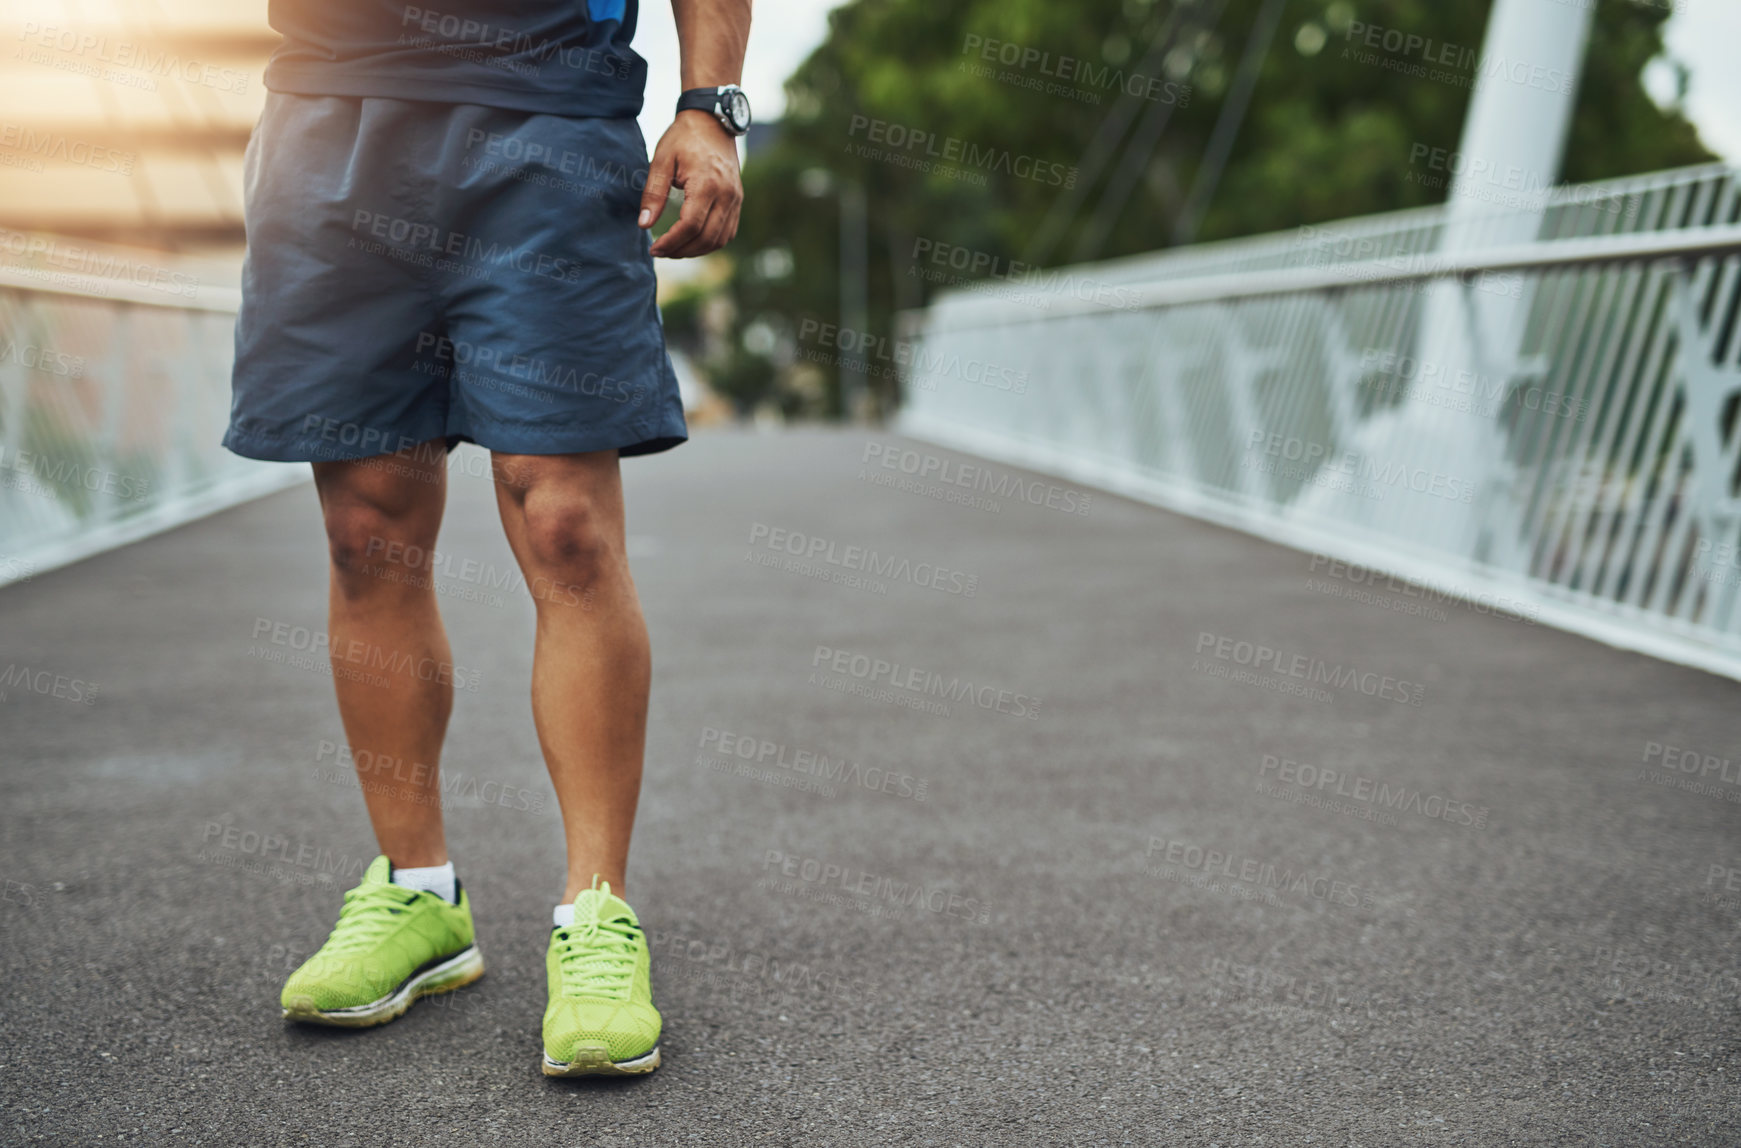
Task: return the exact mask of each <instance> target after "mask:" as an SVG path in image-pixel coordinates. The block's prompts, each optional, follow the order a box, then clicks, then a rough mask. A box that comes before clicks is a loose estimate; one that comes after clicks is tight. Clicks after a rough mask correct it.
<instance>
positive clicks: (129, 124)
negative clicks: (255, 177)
mask: <svg viewBox="0 0 1741 1148" xmlns="http://www.w3.org/2000/svg"><path fill="white" fill-rule="evenodd" d="M278 39H279V37H278V35H277V33H275V32H273V31H272V30H271V29H270V28H269V27H268V26H267V24H266V0H6V3H5V4H4V5H0V45H3V46H4V47H3V48H0V228H4V229H5V230H6V232H9V233H14V234H15V233H19V232H36V233H49V234H53V235H59V236H65V237H70V238H77V239H84V240H94V241H97V242H99V243H104V244H119V245H125V246H129V247H145V248H154V249H157V250H163V251H176V252H184V253H188V254H199V255H205V256H216V257H219V258H221V259H223V260H225V261H229V260H231V259H233V258H234V257H235V256H236V255H238V254H239V252H240V250H241V246H242V235H243V233H242V155H243V150H244V149H245V148H246V146H247V143H248V133H249V131H250V129H251V128H252V127H253V124H254V121H255V119H256V118H257V117H258V116H259V114H260V109H261V107H262V106H263V104H264V102H265V89H264V88H263V87H262V85H261V82H260V77H261V74H262V72H263V70H264V68H265V64H266V58H267V57H268V56H269V55H270V54H271V52H272V49H273V47H274V46H275V45H276V44H277V42H278Z"/></svg>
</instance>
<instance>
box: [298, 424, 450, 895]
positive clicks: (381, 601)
mask: <svg viewBox="0 0 1741 1148" xmlns="http://www.w3.org/2000/svg"><path fill="white" fill-rule="evenodd" d="M413 453H414V454H415V458H413V459H405V458H400V457H397V456H388V457H383V458H376V459H362V460H358V461H355V462H317V463H315V464H314V480H315V486H316V489H317V490H318V491H319V492H320V506H321V512H322V514H323V516H324V517H325V520H326V536H327V541H328V544H329V546H330V550H331V556H332V579H331V591H330V614H329V616H330V622H329V624H328V634H329V637H330V641H331V650H332V669H333V684H334V686H335V687H337V690H338V699H339V716H340V717H341V718H342V719H343V720H344V726H345V736H346V737H347V738H348V739H349V741H350V745H351V752H352V753H353V755H355V757H356V767H357V778H358V780H359V781H360V782H361V783H362V788H363V799H364V801H365V802H367V804H368V807H369V820H370V821H371V822H372V823H373V824H374V827H375V840H376V842H377V843H378V844H379V845H380V849H381V852H382V853H384V854H386V855H387V858H388V860H389V861H391V862H392V864H393V867H394V868H396V869H412V868H422V867H425V866H433V865H443V864H445V863H446V862H447V840H446V837H445V835H444V834H443V832H442V825H441V800H440V795H441V789H440V784H439V780H438V777H437V769H438V766H439V763H440V759H441V743H442V739H443V737H445V736H446V733H447V718H448V714H449V713H450V712H451V711H452V709H453V686H452V684H451V679H450V676H449V675H448V674H446V673H437V672H433V671H431V669H430V667H432V666H434V667H440V666H451V665H452V662H453V658H452V655H451V653H450V652H449V649H448V644H447V632H446V631H445V630H444V629H443V628H442V625H441V614H440V612H439V611H438V610H437V608H436V600H435V587H434V581H433V579H432V578H431V576H430V569H431V563H430V553H431V550H432V548H433V547H434V546H435V538H436V535H437V534H438V533H439V532H440V530H441V514H442V509H443V506H444V504H445V502H446V497H447V469H446V466H445V461H446V455H445V452H444V451H443V449H442V444H441V442H440V441H439V440H437V441H435V442H433V443H426V444H424V445H423V446H422V447H420V448H419V449H418V450H416V451H415V452H413ZM383 681H384V683H385V684H383Z"/></svg>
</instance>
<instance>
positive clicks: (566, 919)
mask: <svg viewBox="0 0 1741 1148" xmlns="http://www.w3.org/2000/svg"><path fill="white" fill-rule="evenodd" d="M550 923H551V924H553V925H555V926H556V927H557V928H558V929H572V928H574V902H573V901H570V902H569V903H568V904H566V905H558V906H556V911H555V912H553V913H551V914H550Z"/></svg>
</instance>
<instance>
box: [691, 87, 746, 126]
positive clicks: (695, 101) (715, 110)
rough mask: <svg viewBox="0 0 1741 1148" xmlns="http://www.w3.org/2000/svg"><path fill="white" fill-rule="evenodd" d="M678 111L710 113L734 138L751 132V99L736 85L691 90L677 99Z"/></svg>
mask: <svg viewBox="0 0 1741 1148" xmlns="http://www.w3.org/2000/svg"><path fill="white" fill-rule="evenodd" d="M677 110H678V111H680V112H690V111H699V112H710V113H712V115H713V117H714V118H715V119H717V120H718V121H719V123H720V126H721V127H723V128H725V130H726V131H728V132H730V133H731V134H732V135H734V136H741V135H743V134H744V133H745V132H747V131H749V130H750V98H749V97H748V96H746V95H744V90H743V89H742V88H740V87H738V86H737V85H736V84H721V85H720V86H719V87H717V88H690V89H689V90H688V91H687V92H684V93H683V94H682V95H680V96H678V97H677Z"/></svg>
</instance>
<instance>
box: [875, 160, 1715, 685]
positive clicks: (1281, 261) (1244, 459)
mask: <svg viewBox="0 0 1741 1148" xmlns="http://www.w3.org/2000/svg"><path fill="white" fill-rule="evenodd" d="M1738 177H1741V172H1736V171H1734V170H1732V169H1729V168H1726V167H1722V166H1707V167H1699V168H1692V169H1687V170H1683V171H1674V172H1666V173H1659V174H1656V175H1649V176H1639V177H1632V178H1628V179H1622V180H1613V181H1605V182H1603V183H1599V184H1590V185H1584V186H1580V187H1570V188H1560V189H1556V190H1554V191H1553V192H1551V193H1548V194H1545V195H1542V196H1539V197H1537V198H1536V199H1535V200H1534V201H1532V202H1523V203H1513V204H1508V205H1505V206H1501V207H1496V208H1493V209H1491V210H1488V209H1485V208H1484V209H1482V210H1479V211H1472V210H1471V207H1470V205H1469V204H1468V203H1459V204H1457V205H1456V210H1455V214H1454V215H1453V214H1452V212H1451V211H1449V210H1447V209H1445V208H1432V209H1425V210H1415V211H1409V212H1401V213H1395V214H1392V215H1386V216H1376V217H1371V218H1367V219H1360V220H1351V221H1346V222H1343V223H1338V224H1335V225H1333V226H1329V227H1321V228H1303V229H1302V230H1301V231H1300V232H1298V233H1293V234H1284V235H1274V236H1261V237H1257V238H1254V239H1246V240H1239V241H1235V242H1232V243H1225V244H1213V245H1204V246H1201V247H1197V248H1187V249H1183V250H1180V251H1176V252H1163V253H1160V254H1156V255H1145V256H1139V257H1136V258H1133V259H1125V260H1118V261H1114V262H1109V263H1104V264H1098V265H1090V266H1083V267H1073V268H1067V269H1063V270H1062V271H1061V272H1051V271H1048V272H1041V273H1036V274H1032V275H1029V276H1027V277H1025V279H1024V281H1023V282H1020V283H1008V282H1005V283H1000V284H998V285H997V287H996V289H995V290H984V289H972V290H965V291H958V292H953V293H950V294H948V295H945V296H943V297H942V298H941V299H939V301H938V302H937V303H935V304H934V305H933V306H932V307H931V308H930V309H929V310H927V311H924V312H917V313H910V314H908V315H906V316H904V317H903V334H904V336H905V337H906V338H908V339H910V340H911V342H912V344H913V346H912V347H911V348H909V350H910V354H906V355H903V358H904V359H905V360H906V361H907V362H908V364H909V367H908V372H907V377H906V380H905V381H906V399H905V407H904V409H903V411H902V413H901V415H900V426H901V428H902V429H903V430H904V431H905V432H907V433H909V434H912V435H914V436H916V437H919V438H923V439H928V440H931V441H935V442H938V443H941V444H945V445H952V446H956V447H959V448H962V449H965V450H969V451H972V452H975V453H979V454H983V455H987V456H990V457H995V458H999V459H1001V460H1004V461H1007V462H1011V463H1015V464H1018V465H1025V466H1029V467H1032V468H1034V469H1038V470H1043V471H1049V472H1053V473H1057V474H1061V475H1066V476H1069V477H1072V478H1075V479H1077V480H1079V481H1083V482H1089V483H1095V484H1098V485H1101V486H1104V487H1106V488H1108V489H1112V490H1116V491H1119V492H1121V493H1125V494H1128V495H1131V496H1134V497H1137V498H1141V499H1144V500H1147V501H1152V502H1155V503H1158V504H1160V505H1164V506H1168V507H1170V508H1173V509H1176V510H1179V511H1182V512H1185V513H1189V514H1194V515H1197V516H1200V517H1205V518H1209V519H1212V520H1215V521H1218V522H1222V523H1225V524H1227V525H1231V526H1235V527H1238V528H1240V529H1245V530H1249V531H1252V532H1254V533H1258V534H1262V535H1264V536H1266V537H1271V538H1275V539H1277V540H1280V541H1283V542H1286V543H1288V544H1290V545H1294V546H1298V547H1300V548H1302V549H1308V550H1314V551H1318V552H1322V553H1325V554H1329V555H1333V556H1335V557H1338V558H1344V559H1347V560H1348V561H1351V562H1355V563H1358V564H1360V565H1363V566H1366V567H1370V568H1374V569H1378V570H1384V571H1388V572H1390V573H1392V574H1395V575H1397V576H1399V577H1402V578H1405V579H1408V580H1410V581H1413V582H1416V583H1419V584H1423V585H1427V586H1430V587H1434V588H1436V589H1439V590H1441V591H1444V592H1446V593H1449V594H1454V595H1457V596H1461V597H1465V598H1471V599H1476V600H1480V599H1482V598H1483V597H1484V596H1487V595H1495V596H1497V595H1501V594H1502V595H1504V596H1505V597H1506V598H1507V599H1509V600H1511V601H1515V602H1518V603H1523V604H1526V605H1527V606H1528V607H1529V608H1530V610H1531V613H1532V616H1534V617H1538V618H1540V619H1541V620H1543V621H1546V622H1550V623H1552V624H1555V625H1559V626H1562V627H1565V628H1567V629H1572V630H1576V631H1578V632H1581V633H1585V634H1589V635H1591V636H1594V637H1597V638H1600V639H1602V640H1604V641H1607V642H1610V643H1613V644H1616V645H1620V646H1624V647H1627V648H1633V649H1638V650H1642V651H1645V652H1648V653H1651V654H1654V655H1656V656H1659V657H1664V658H1669V659H1672V660H1676V661H1681V662H1685V663H1688V664H1694V665H1699V666H1702V667H1704V668H1706V669H1710V670H1713V671H1715V672H1718V673H1722V674H1725V675H1728V676H1731V677H1736V678H1741V497H1738V494H1737V485H1738V481H1737V480H1738V471H1741V225H1738V224H1741V178H1738ZM1453 225H1454V226H1455V228H1456V230H1457V240H1456V242H1455V243H1454V245H1452V246H1451V248H1450V249H1449V250H1447V251H1445V252H1443V253H1440V252H1439V245H1440V243H1441V242H1442V241H1444V240H1445V238H1446V232H1447V230H1448V229H1449V228H1450V227H1452V226H1453ZM1520 236H1521V237H1523V238H1522V239H1520V238H1519V237H1520ZM1084 283H1088V284H1092V285H1093V286H1094V289H1093V290H1084V289H1083V284H1084ZM1109 302H1111V303H1112V304H1113V305H1111V306H1109V305H1108V303H1109ZM1018 384H1019V385H1018Z"/></svg>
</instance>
